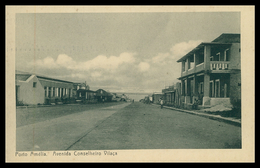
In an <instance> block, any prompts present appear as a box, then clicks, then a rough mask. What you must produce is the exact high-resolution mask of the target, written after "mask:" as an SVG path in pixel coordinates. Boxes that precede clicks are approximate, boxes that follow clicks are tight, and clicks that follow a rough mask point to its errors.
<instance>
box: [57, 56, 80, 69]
mask: <svg viewBox="0 0 260 168" xmlns="http://www.w3.org/2000/svg"><path fill="white" fill-rule="evenodd" d="M56 64H57V65H59V66H62V67H66V68H68V69H74V68H75V66H76V64H77V63H76V62H75V61H74V60H73V59H72V58H71V57H69V56H68V55H66V54H60V55H58V57H57V60H56Z"/></svg>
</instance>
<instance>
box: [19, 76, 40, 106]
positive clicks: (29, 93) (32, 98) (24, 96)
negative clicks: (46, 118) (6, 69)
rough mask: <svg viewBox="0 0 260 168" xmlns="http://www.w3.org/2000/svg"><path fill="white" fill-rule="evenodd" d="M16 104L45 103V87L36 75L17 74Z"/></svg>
mask: <svg viewBox="0 0 260 168" xmlns="http://www.w3.org/2000/svg"><path fill="white" fill-rule="evenodd" d="M15 88H16V105H29V104H43V103H44V100H45V98H44V89H43V86H42V85H41V83H40V81H39V79H38V78H37V76H36V75H32V74H15Z"/></svg>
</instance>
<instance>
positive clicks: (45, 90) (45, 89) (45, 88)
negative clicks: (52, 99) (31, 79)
mask: <svg viewBox="0 0 260 168" xmlns="http://www.w3.org/2000/svg"><path fill="white" fill-rule="evenodd" d="M44 92H45V94H44V95H45V97H47V94H48V93H47V87H46V86H44Z"/></svg>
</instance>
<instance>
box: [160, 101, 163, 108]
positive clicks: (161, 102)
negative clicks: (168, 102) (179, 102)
mask: <svg viewBox="0 0 260 168" xmlns="http://www.w3.org/2000/svg"><path fill="white" fill-rule="evenodd" d="M160 104H161V109H162V108H163V99H161V100H160Z"/></svg>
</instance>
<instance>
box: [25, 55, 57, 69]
mask: <svg viewBox="0 0 260 168" xmlns="http://www.w3.org/2000/svg"><path fill="white" fill-rule="evenodd" d="M30 64H31V65H35V66H36V67H38V66H40V67H45V68H47V69H53V68H58V67H57V66H56V63H55V61H54V59H53V58H52V57H46V58H44V59H43V60H36V61H35V63H34V62H31V63H30Z"/></svg>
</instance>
